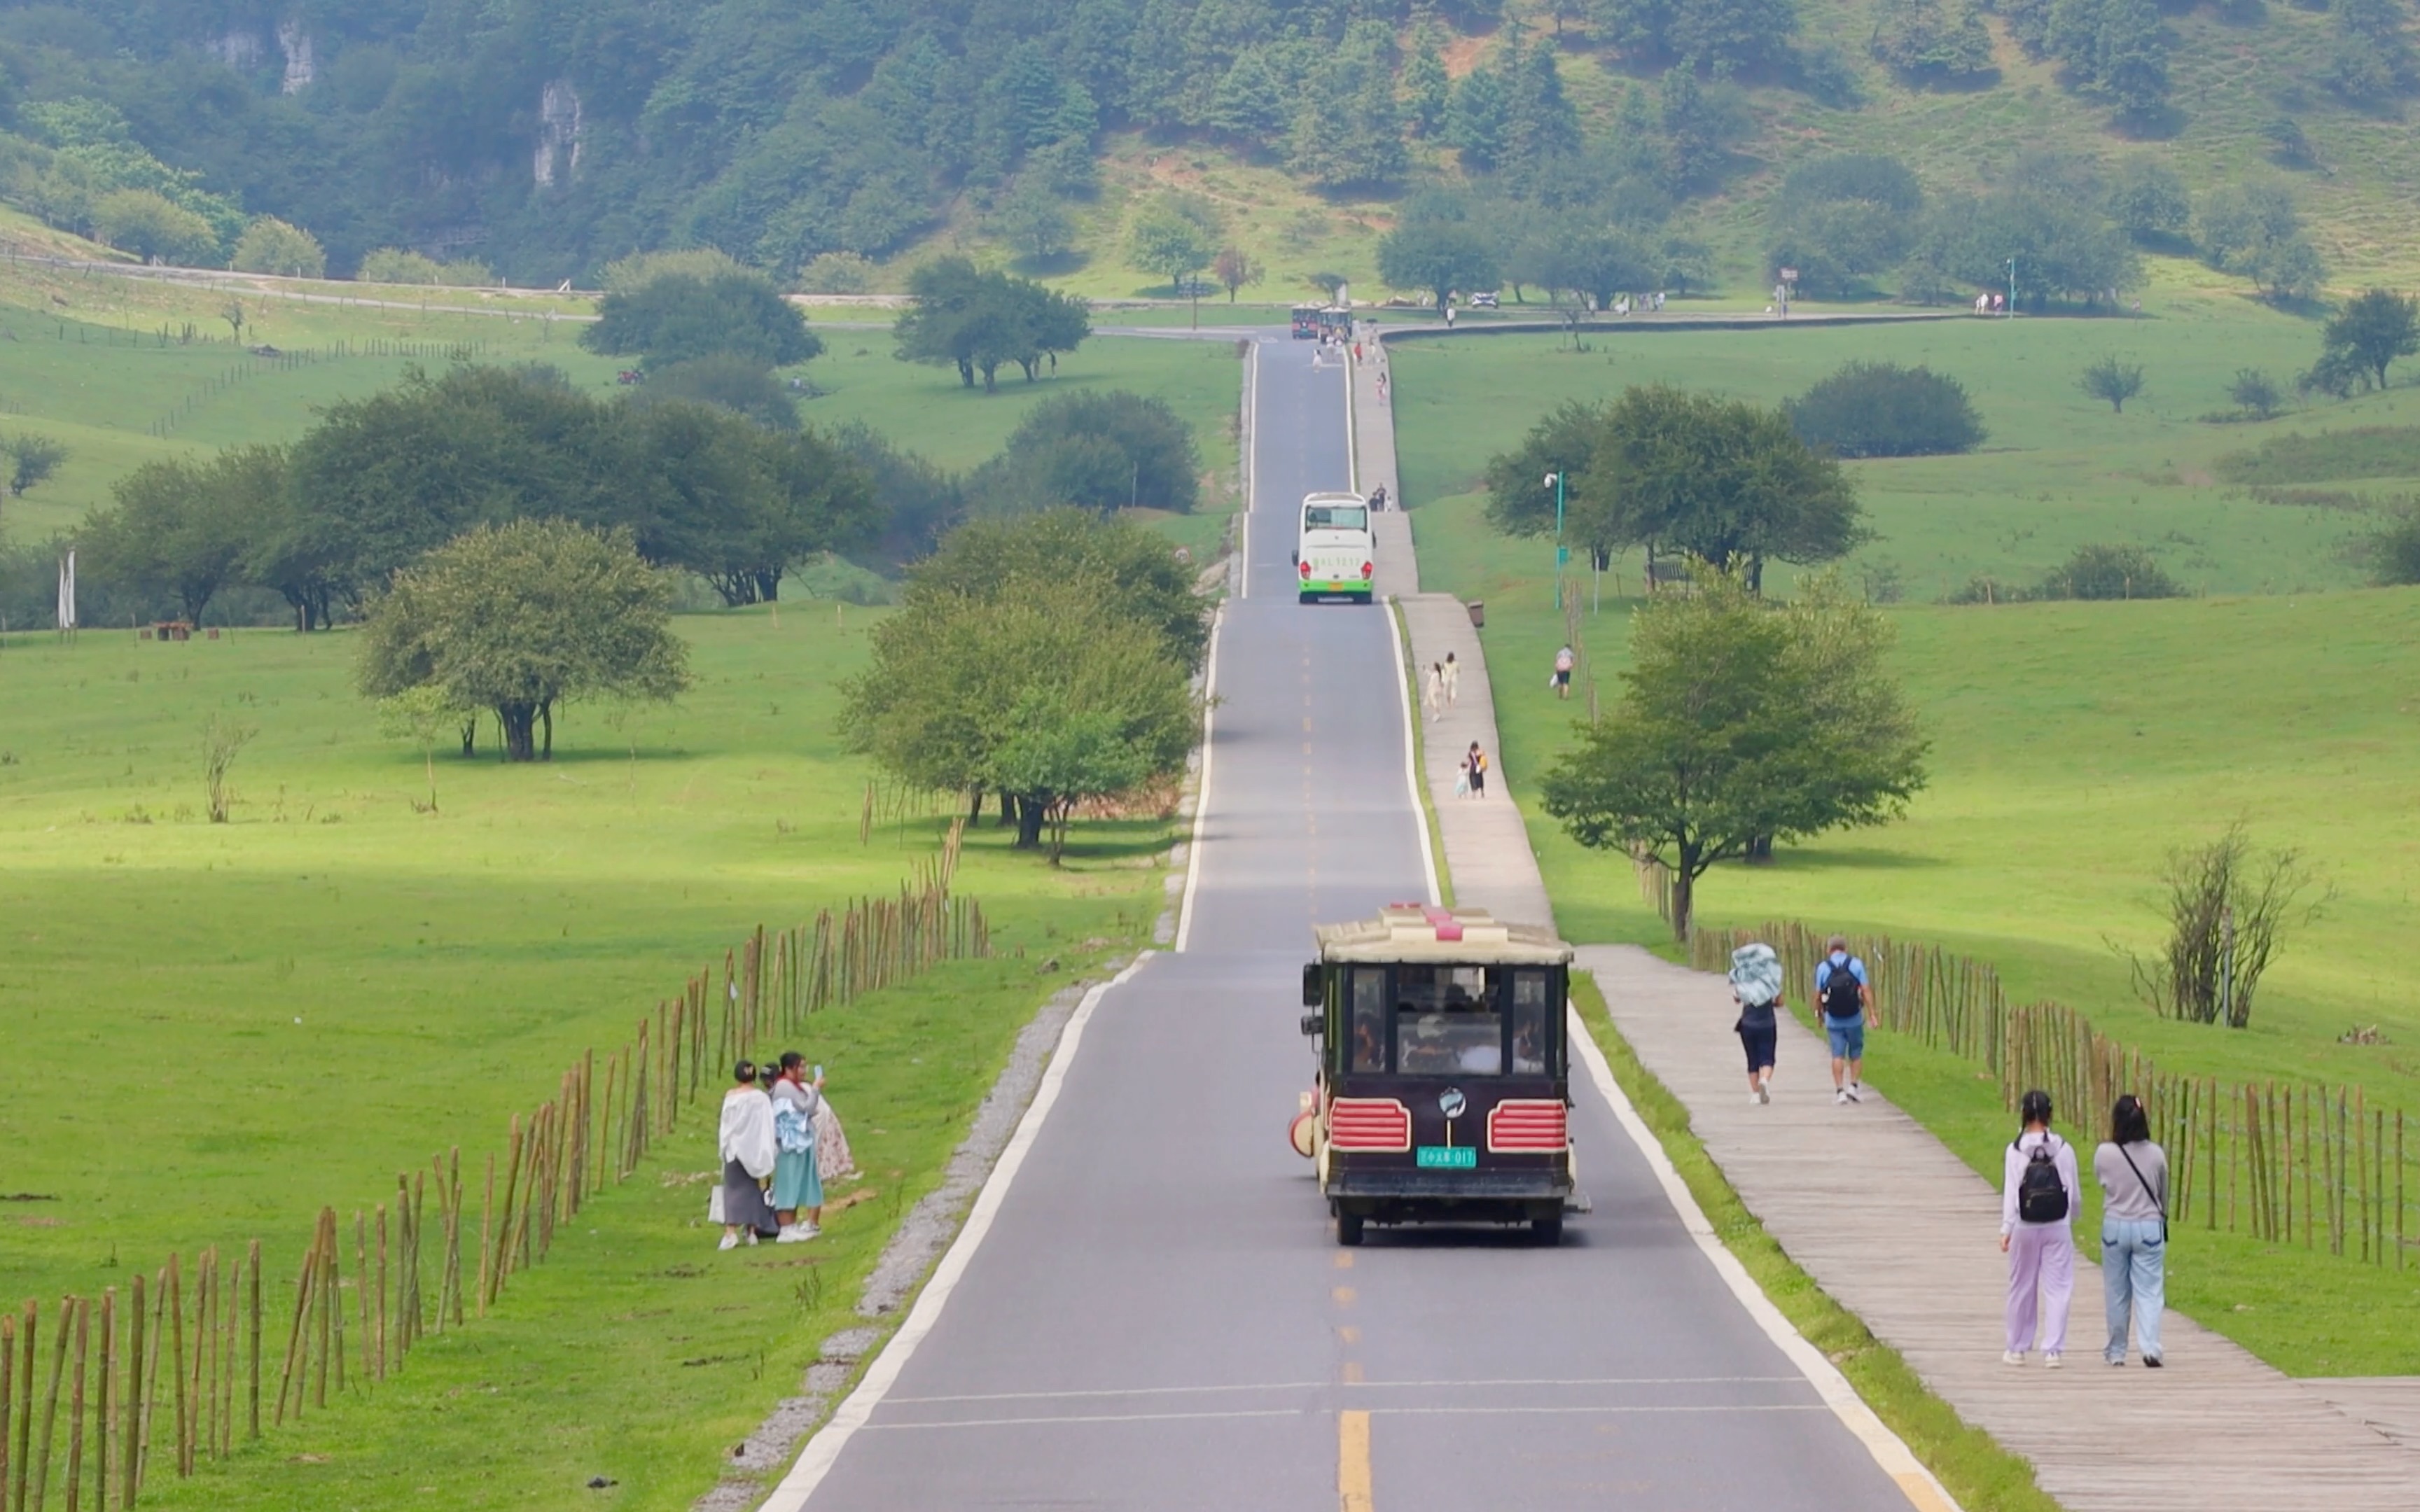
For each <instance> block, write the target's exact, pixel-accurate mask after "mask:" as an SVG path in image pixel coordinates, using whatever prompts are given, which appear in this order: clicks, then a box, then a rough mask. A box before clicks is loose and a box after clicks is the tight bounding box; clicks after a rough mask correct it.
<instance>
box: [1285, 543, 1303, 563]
mask: <svg viewBox="0 0 2420 1512" xmlns="http://www.w3.org/2000/svg"><path fill="white" fill-rule="evenodd" d="M1286 565H1287V566H1289V567H1299V566H1301V565H1302V550H1301V548H1299V547H1297V548H1295V549H1294V550H1292V551H1289V552H1287V553H1286Z"/></svg>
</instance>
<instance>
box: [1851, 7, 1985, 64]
mask: <svg viewBox="0 0 2420 1512" xmlns="http://www.w3.org/2000/svg"><path fill="white" fill-rule="evenodd" d="M1872 50H1873V54H1874V56H1875V57H1876V58H1877V59H1878V60H1880V61H1881V62H1882V63H1883V64H1884V65H1885V67H1887V68H1889V69H1892V70H1893V71H1894V72H1897V73H1899V74H1900V75H1901V76H1903V77H1905V78H1908V79H1911V80H1914V81H1916V82H1918V83H1923V84H1949V85H1955V84H1962V83H1964V82H1965V81H1968V80H1972V79H1980V78H1985V77H1987V76H1989V75H1991V74H1993V73H1994V72H1996V71H1997V70H1996V69H1994V67H1993V62H1992V33H1991V30H1990V28H1989V27H1987V26H1985V25H1984V24H1983V8H1982V7H1981V5H1979V4H1978V3H1977V0H1885V5H1884V6H1883V8H1882V11H1881V13H1880V16H1879V18H1878V19H1877V21H1876V23H1875V26H1874V38H1873V42H1872Z"/></svg>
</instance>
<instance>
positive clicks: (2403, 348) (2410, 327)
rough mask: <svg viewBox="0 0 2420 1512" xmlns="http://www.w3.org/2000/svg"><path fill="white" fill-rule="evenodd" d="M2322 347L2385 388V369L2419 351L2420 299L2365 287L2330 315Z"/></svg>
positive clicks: (2329, 354) (2323, 334) (2321, 336)
mask: <svg viewBox="0 0 2420 1512" xmlns="http://www.w3.org/2000/svg"><path fill="white" fill-rule="evenodd" d="M2319 347H2320V350H2321V351H2322V352H2324V353H2325V354H2326V355H2327V356H2328V357H2332V358H2335V359H2336V360H2338V361H2339V362H2342V363H2345V364H2346V365H2348V366H2350V367H2353V368H2355V369H2357V370H2359V371H2360V372H2361V373H2362V375H2363V376H2364V378H2366V379H2374V380H2375V381H2376V382H2377V384H2378V386H2379V387H2380V388H2381V389H2382V388H2384V387H2386V369H2387V367H2388V366H2389V365H2390V364H2391V363H2394V361H2395V360H2396V359H2397V358H2398V357H2409V356H2411V355H2412V353H2413V352H2415V351H2420V298H2413V297H2412V296H2408V295H2402V294H2397V293H2396V292H2395V291H2393V290H2392V289H2383V288H2373V289H2365V290H2363V291H2362V292H2361V293H2359V294H2356V295H2354V296H2353V297H2352V298H2351V299H2350V300H2347V301H2345V303H2344V307H2343V308H2341V309H2339V310H2338V311H2336V313H2335V315H2332V316H2329V317H2328V324H2327V328H2326V329H2325V330H2324V331H2322V332H2320V333H2319Z"/></svg>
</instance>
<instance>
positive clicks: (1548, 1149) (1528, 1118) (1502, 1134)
mask: <svg viewBox="0 0 2420 1512" xmlns="http://www.w3.org/2000/svg"><path fill="white" fill-rule="evenodd" d="M1563 1116H1564V1108H1563V1104H1562V1102H1561V1100H1560V1099H1558V1098H1551V1097H1516V1098H1510V1099H1507V1100H1506V1101H1504V1102H1502V1103H1497V1104H1496V1106H1495V1107H1494V1108H1493V1109H1491V1110H1490V1111H1489V1113H1488V1115H1487V1148H1488V1149H1492V1150H1495V1151H1497V1152H1498V1153H1500V1154H1528V1155H1535V1154H1556V1153H1559V1152H1560V1151H1562V1150H1565V1149H1570V1148H1571V1135H1570V1133H1569V1131H1568V1130H1567V1129H1566V1128H1565V1126H1564V1123H1563Z"/></svg>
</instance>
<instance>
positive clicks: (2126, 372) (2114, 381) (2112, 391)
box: [2075, 356, 2143, 415]
mask: <svg viewBox="0 0 2420 1512" xmlns="http://www.w3.org/2000/svg"><path fill="white" fill-rule="evenodd" d="M2075 386H2076V387H2077V388H2079V389H2082V390H2083V391H2084V392H2085V393H2087V394H2090V395H2091V396H2092V397H2093V398H2095V399H2106V400H2108V401H2109V409H2110V412H2111V413H2113V414H2120V415H2122V414H2124V413H2125V412H2126V401H2127V400H2129V399H2131V398H2133V397H2134V395H2136V394H2138V393H2142V392H2143V364H2142V363H2125V362H2120V361H2118V359H2117V358H2116V357H2115V356H2110V357H2103V358H2102V359H2101V360H2100V361H2099V362H2097V363H2093V364H2092V365H2091V366H2089V367H2087V368H2086V369H2085V370H2084V376H2083V377H2082V378H2077V379H2076V380H2075Z"/></svg>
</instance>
